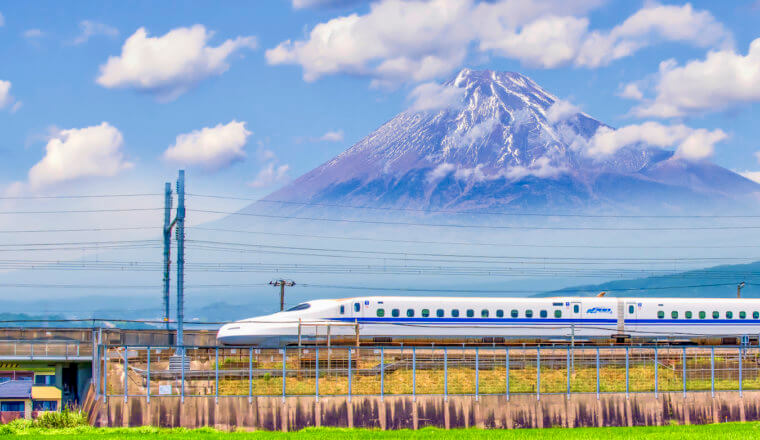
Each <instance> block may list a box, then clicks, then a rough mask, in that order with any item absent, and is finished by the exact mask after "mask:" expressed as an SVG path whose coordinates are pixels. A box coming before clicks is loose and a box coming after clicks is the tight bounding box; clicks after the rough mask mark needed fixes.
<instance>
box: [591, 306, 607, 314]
mask: <svg viewBox="0 0 760 440" xmlns="http://www.w3.org/2000/svg"><path fill="white" fill-rule="evenodd" d="M586 313H612V309H610V308H607V307H592V308H590V309H588V310H586Z"/></svg>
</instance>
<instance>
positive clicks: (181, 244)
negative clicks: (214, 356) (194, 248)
mask: <svg viewBox="0 0 760 440" xmlns="http://www.w3.org/2000/svg"><path fill="white" fill-rule="evenodd" d="M175 221H176V222H177V351H179V352H180V353H181V355H182V356H183V357H184V350H183V348H182V346H183V345H184V343H185V341H184V338H183V334H182V333H183V326H184V320H185V295H184V294H185V170H179V177H178V178H177V218H176V220H175ZM183 362H184V361H183Z"/></svg>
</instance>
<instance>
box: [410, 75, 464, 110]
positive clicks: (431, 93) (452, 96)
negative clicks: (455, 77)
mask: <svg viewBox="0 0 760 440" xmlns="http://www.w3.org/2000/svg"><path fill="white" fill-rule="evenodd" d="M464 92H465V90H464V89H463V88H460V87H454V86H447V85H443V84H437V83H434V82H429V83H425V84H420V85H418V86H417V87H415V88H414V90H412V91H411V93H409V99H410V100H411V101H412V105H411V107H410V108H409V110H411V111H414V112H424V111H435V110H443V109H446V108H459V107H461V106H462V105H463V101H462V99H463V98H464Z"/></svg>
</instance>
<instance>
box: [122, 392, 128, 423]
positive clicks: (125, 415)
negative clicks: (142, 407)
mask: <svg viewBox="0 0 760 440" xmlns="http://www.w3.org/2000/svg"><path fill="white" fill-rule="evenodd" d="M121 426H124V427H125V428H126V427H129V398H127V401H126V402H123V403H122V405H121Z"/></svg>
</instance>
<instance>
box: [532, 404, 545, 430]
mask: <svg viewBox="0 0 760 440" xmlns="http://www.w3.org/2000/svg"><path fill="white" fill-rule="evenodd" d="M533 416H534V417H535V420H534V421H533V426H534V427H536V428H543V427H544V403H543V402H542V401H540V400H537V401H536V411H535V412H534V414H533Z"/></svg>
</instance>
